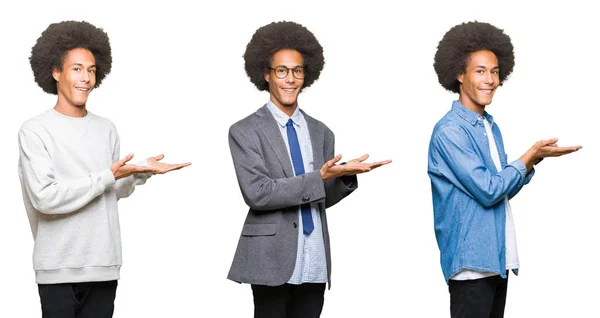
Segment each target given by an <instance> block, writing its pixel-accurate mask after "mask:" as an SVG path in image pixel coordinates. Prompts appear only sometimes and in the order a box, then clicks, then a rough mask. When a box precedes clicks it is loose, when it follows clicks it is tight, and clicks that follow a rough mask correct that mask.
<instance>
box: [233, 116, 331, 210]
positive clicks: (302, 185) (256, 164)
mask: <svg viewBox="0 0 600 318" xmlns="http://www.w3.org/2000/svg"><path fill="white" fill-rule="evenodd" d="M250 129H251V128H248V127H244V126H243V125H242V124H241V123H237V124H234V125H233V126H231V127H230V128H229V149H230V151H231V157H232V159H233V165H234V168H235V173H236V176H237V180H238V184H239V187H240V190H241V192H242V196H243V197H244V201H245V202H246V204H247V205H248V206H249V207H250V208H252V209H253V210H258V211H268V210H275V209H282V208H286V207H290V206H295V205H301V204H303V203H308V202H312V201H318V200H321V199H323V198H325V186H324V183H323V179H322V178H321V173H320V171H319V170H316V171H312V172H309V173H305V174H303V175H299V176H294V177H290V178H273V177H272V176H271V173H270V171H269V170H268V169H267V164H266V162H265V160H264V159H263V158H264V156H263V153H262V152H263V151H271V150H270V149H262V148H260V147H259V146H258V142H257V141H256V138H257V137H256V136H257V135H256V134H254V133H253V132H249V130H250Z"/></svg>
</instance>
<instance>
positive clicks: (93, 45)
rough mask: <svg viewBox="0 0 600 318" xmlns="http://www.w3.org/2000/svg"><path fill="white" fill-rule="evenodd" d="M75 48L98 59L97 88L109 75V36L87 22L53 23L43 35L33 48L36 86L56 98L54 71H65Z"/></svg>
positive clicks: (33, 68)
mask: <svg viewBox="0 0 600 318" xmlns="http://www.w3.org/2000/svg"><path fill="white" fill-rule="evenodd" d="M75 48H83V49H87V50H89V51H90V52H92V54H93V55H94V58H95V60H96V85H95V86H94V88H96V87H98V86H100V84H101V83H102V80H103V79H104V78H105V77H106V75H108V74H109V73H110V69H111V65H112V57H111V49H110V43H109V40H108V35H107V34H106V32H104V31H103V30H102V29H100V28H97V27H95V26H93V25H92V24H90V23H88V22H85V21H81V22H78V21H63V22H59V23H53V24H50V25H49V26H48V28H47V29H46V30H45V31H44V32H42V35H41V36H40V37H39V39H38V40H37V42H36V43H35V45H34V46H33V48H32V49H31V57H30V58H29V62H30V64H31V69H32V70H33V76H34V78H35V81H36V83H37V84H38V85H39V86H40V87H41V88H42V89H43V90H44V92H46V93H50V94H54V95H57V94H58V91H57V89H56V80H54V77H52V71H53V70H54V69H59V70H61V71H62V67H63V61H64V58H65V57H66V55H67V53H68V52H69V51H70V50H72V49H75Z"/></svg>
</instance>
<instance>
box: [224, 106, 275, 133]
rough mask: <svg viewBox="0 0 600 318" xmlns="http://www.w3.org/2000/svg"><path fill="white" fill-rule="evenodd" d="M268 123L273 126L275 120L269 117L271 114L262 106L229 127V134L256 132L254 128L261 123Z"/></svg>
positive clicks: (271, 116)
mask: <svg viewBox="0 0 600 318" xmlns="http://www.w3.org/2000/svg"><path fill="white" fill-rule="evenodd" d="M269 122H272V123H273V124H275V119H274V118H273V115H271V113H270V112H269V110H268V108H267V107H266V106H263V107H261V108H259V109H257V110H256V111H255V112H253V113H252V114H250V115H248V116H246V117H244V118H242V119H240V120H238V121H237V122H235V123H234V124H233V125H231V126H230V127H229V133H232V132H236V131H238V132H245V133H248V132H250V131H254V130H256V128H257V127H258V126H260V125H261V123H269Z"/></svg>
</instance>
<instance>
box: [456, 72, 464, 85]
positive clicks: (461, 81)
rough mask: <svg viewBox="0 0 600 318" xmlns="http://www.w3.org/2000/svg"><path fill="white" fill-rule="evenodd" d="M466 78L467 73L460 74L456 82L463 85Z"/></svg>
mask: <svg viewBox="0 0 600 318" xmlns="http://www.w3.org/2000/svg"><path fill="white" fill-rule="evenodd" d="M464 76H465V73H460V74H458V75H456V80H457V81H459V82H460V83H461V84H462V83H463V77H464Z"/></svg>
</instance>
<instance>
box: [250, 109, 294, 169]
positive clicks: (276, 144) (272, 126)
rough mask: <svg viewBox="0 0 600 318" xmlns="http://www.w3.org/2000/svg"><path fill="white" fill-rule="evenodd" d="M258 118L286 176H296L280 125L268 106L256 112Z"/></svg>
mask: <svg viewBox="0 0 600 318" xmlns="http://www.w3.org/2000/svg"><path fill="white" fill-rule="evenodd" d="M256 115H257V116H258V119H257V124H258V127H259V128H260V129H261V130H262V133H263V134H264V135H265V139H267V141H268V142H269V145H271V149H272V150H273V152H274V153H275V155H276V156H277V159H279V163H280V164H281V166H282V167H283V172H284V173H285V176H286V177H288V178H290V177H293V176H294V170H293V169H292V163H291V162H290V161H291V159H290V155H289V154H288V151H287V147H286V145H285V142H284V141H283V137H281V131H280V130H279V127H278V125H279V124H278V123H277V122H276V121H275V118H273V115H272V114H271V113H270V111H269V109H268V108H267V105H265V106H263V107H261V108H259V109H258V111H257V112H256Z"/></svg>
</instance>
